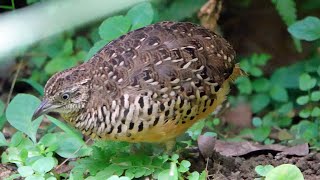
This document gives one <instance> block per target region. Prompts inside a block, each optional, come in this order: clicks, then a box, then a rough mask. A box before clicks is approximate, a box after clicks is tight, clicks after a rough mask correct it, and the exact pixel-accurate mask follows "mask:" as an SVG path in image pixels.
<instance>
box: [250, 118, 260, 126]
mask: <svg viewBox="0 0 320 180" xmlns="http://www.w3.org/2000/svg"><path fill="white" fill-rule="evenodd" d="M252 124H253V126H254V127H260V126H261V125H262V119H261V118H260V117H254V118H252Z"/></svg>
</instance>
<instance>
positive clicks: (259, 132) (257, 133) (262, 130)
mask: <svg viewBox="0 0 320 180" xmlns="http://www.w3.org/2000/svg"><path fill="white" fill-rule="evenodd" d="M270 132H271V128H270V127H259V128H256V129H253V130H252V133H253V134H252V135H253V137H252V139H253V140H255V141H258V142H262V141H264V140H265V139H266V138H267V137H268V136H269V134H270Z"/></svg>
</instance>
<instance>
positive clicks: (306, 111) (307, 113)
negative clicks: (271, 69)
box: [299, 109, 311, 118]
mask: <svg viewBox="0 0 320 180" xmlns="http://www.w3.org/2000/svg"><path fill="white" fill-rule="evenodd" d="M310 114H311V111H310V109H303V110H301V111H300V112H299V116H300V117H302V118H308V117H309V116H310Z"/></svg>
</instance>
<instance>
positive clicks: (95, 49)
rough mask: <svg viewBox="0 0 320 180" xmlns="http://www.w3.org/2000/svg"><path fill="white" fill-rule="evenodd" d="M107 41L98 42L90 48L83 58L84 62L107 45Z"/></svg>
mask: <svg viewBox="0 0 320 180" xmlns="http://www.w3.org/2000/svg"><path fill="white" fill-rule="evenodd" d="M108 42H109V40H105V39H103V40H100V41H98V42H96V43H94V45H93V46H92V48H91V49H90V50H89V52H88V54H87V56H86V57H85V61H88V60H89V59H91V58H92V56H93V55H95V54H96V53H97V52H98V51H99V50H101V48H103V47H104V46H105V45H106V44H108Z"/></svg>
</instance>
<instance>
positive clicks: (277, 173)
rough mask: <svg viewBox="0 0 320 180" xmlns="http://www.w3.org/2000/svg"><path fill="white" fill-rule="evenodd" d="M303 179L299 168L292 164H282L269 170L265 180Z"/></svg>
mask: <svg viewBox="0 0 320 180" xmlns="http://www.w3.org/2000/svg"><path fill="white" fill-rule="evenodd" d="M285 179H290V180H304V178H303V175H302V173H301V171H300V169H299V168H298V167H297V166H295V165H292V164H282V165H280V166H277V167H275V168H273V169H271V170H270V171H269V173H268V174H267V175H266V180H285Z"/></svg>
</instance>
